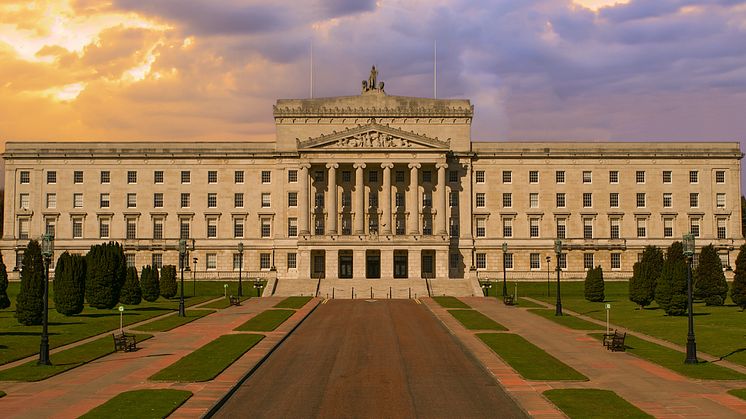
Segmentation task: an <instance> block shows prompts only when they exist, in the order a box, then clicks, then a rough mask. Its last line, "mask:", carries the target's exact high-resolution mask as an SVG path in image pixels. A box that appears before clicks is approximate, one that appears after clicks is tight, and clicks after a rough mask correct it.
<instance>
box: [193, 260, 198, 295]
mask: <svg viewBox="0 0 746 419" xmlns="http://www.w3.org/2000/svg"><path fill="white" fill-rule="evenodd" d="M192 262H193V263H194V269H192V297H196V296H197V258H196V257H194V258H192Z"/></svg>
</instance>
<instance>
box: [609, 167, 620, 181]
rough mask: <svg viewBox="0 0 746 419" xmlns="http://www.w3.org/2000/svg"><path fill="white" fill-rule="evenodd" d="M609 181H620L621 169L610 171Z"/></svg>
mask: <svg viewBox="0 0 746 419" xmlns="http://www.w3.org/2000/svg"><path fill="white" fill-rule="evenodd" d="M609 183H619V171H618V170H610V171H609Z"/></svg>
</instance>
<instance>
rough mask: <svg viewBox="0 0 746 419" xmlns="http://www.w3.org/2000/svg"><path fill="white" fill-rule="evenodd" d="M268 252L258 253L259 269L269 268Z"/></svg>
mask: <svg viewBox="0 0 746 419" xmlns="http://www.w3.org/2000/svg"><path fill="white" fill-rule="evenodd" d="M269 256H270V255H269V253H260V254H259V269H269Z"/></svg>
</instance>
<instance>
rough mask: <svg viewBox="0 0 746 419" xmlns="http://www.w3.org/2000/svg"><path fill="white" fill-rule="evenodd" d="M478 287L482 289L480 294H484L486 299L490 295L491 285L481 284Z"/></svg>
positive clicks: (487, 283)
mask: <svg viewBox="0 0 746 419" xmlns="http://www.w3.org/2000/svg"><path fill="white" fill-rule="evenodd" d="M480 286H481V287H482V292H483V293H484V296H485V297H488V296H489V293H490V288H492V284H491V283H489V282H482V283H481V284H480Z"/></svg>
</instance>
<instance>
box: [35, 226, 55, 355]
mask: <svg viewBox="0 0 746 419" xmlns="http://www.w3.org/2000/svg"><path fill="white" fill-rule="evenodd" d="M41 254H42V256H43V257H44V317H43V319H42V329H41V344H40V345H39V361H38V362H37V364H39V365H52V362H51V361H50V360H49V330H48V328H49V264H50V263H51V262H52V255H54V236H53V235H51V234H48V233H47V234H45V235H44V236H43V237H42V241H41Z"/></svg>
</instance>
